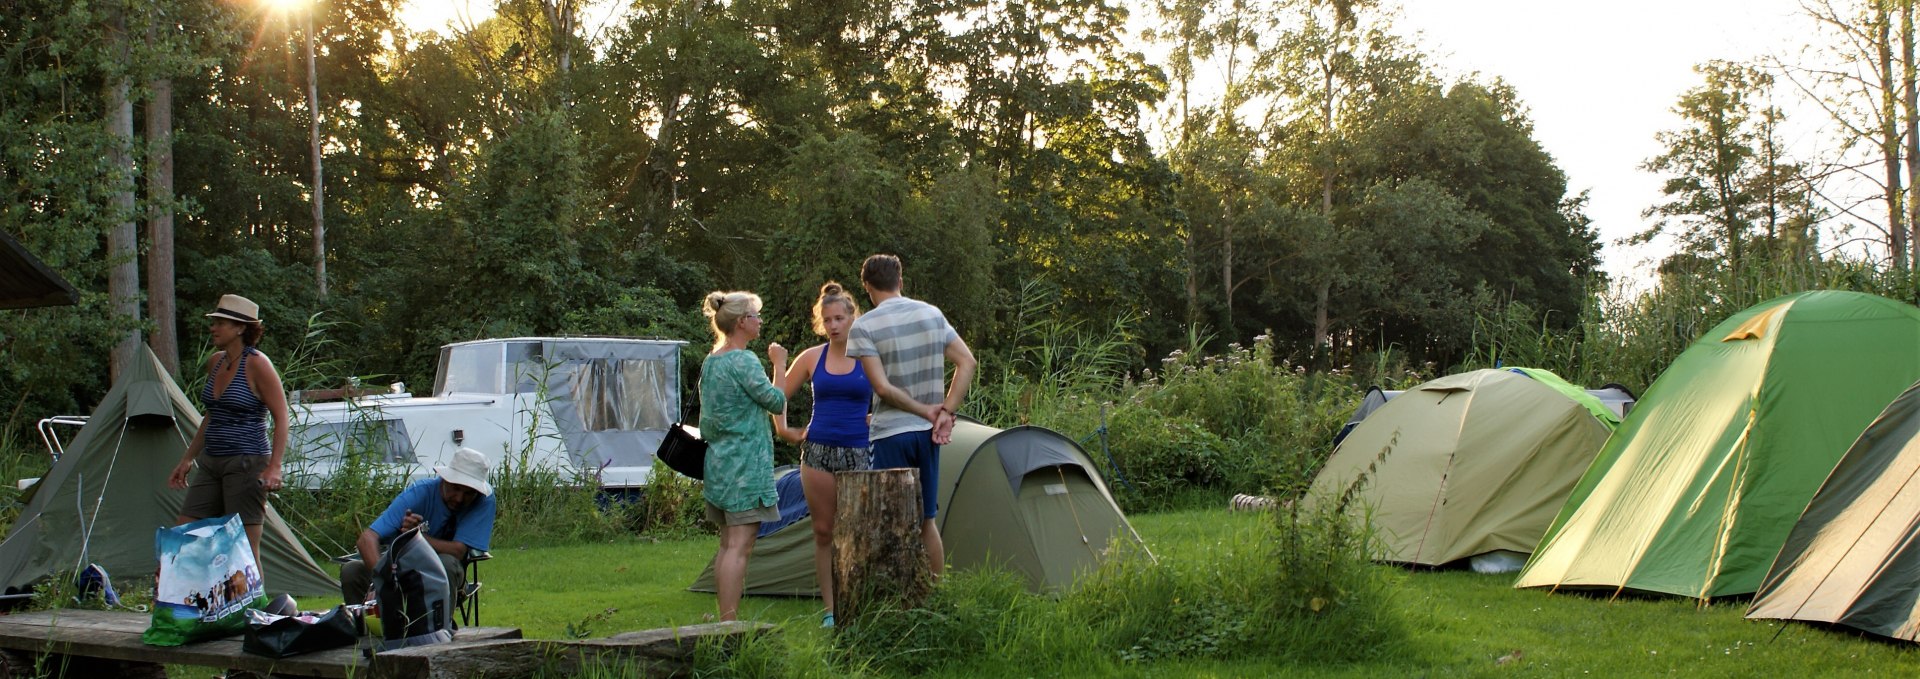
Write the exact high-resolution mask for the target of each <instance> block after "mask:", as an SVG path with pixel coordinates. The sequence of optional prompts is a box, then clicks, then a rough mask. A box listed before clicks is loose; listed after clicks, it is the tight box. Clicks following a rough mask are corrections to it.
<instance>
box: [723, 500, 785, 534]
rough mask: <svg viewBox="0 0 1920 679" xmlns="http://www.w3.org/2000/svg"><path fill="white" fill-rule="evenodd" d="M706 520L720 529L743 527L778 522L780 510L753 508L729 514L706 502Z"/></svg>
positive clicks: (775, 508) (768, 507) (769, 507)
mask: <svg viewBox="0 0 1920 679" xmlns="http://www.w3.org/2000/svg"><path fill="white" fill-rule="evenodd" d="M707 520H708V521H711V522H713V525H715V526H719V527H721V528H725V527H727V526H745V525H747V524H753V523H772V522H774V521H779V520H780V508H779V507H772V506H767V507H754V508H753V509H749V510H747V511H744V512H729V511H727V510H724V509H721V508H720V507H719V506H717V505H715V504H713V503H712V502H708V503H707Z"/></svg>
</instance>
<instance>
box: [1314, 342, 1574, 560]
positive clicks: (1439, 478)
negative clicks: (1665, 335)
mask: <svg viewBox="0 0 1920 679" xmlns="http://www.w3.org/2000/svg"><path fill="white" fill-rule="evenodd" d="M1548 376H1549V377H1550V374H1548ZM1555 379H1557V378H1555ZM1568 391H1572V392H1575V393H1581V392H1579V390H1578V389H1571V390H1561V389H1556V388H1555V387H1553V386H1549V385H1548V384H1547V383H1544V382H1542V381H1540V380H1538V379H1535V378H1533V377H1528V376H1526V375H1522V374H1519V373H1516V372H1512V371H1509V370H1477V371H1474V372H1469V373H1462V374H1459V375H1450V376H1447V377H1443V378H1440V379H1437V380H1434V381H1432V382H1428V383H1426V384H1422V385H1420V386H1418V387H1414V388H1413V389H1409V390H1407V392H1406V393H1404V394H1402V395H1400V396H1399V397H1398V398H1395V399H1393V400H1391V401H1388V402H1387V403H1386V405H1384V406H1381V407H1380V409H1379V410H1378V411H1377V412H1375V413H1373V414H1372V416H1370V417H1368V418H1367V419H1366V420H1365V421H1363V422H1361V423H1360V425H1359V426H1358V427H1355V428H1354V430H1353V433H1352V434H1350V435H1348V436H1347V438H1346V440H1344V441H1342V442H1341V444H1340V447H1339V448H1337V449H1335V450H1334V452H1333V456H1332V457H1331V458H1329V459H1328V460H1327V465H1326V467H1325V468H1323V469H1322V470H1321V471H1320V475H1319V476H1318V477H1317V478H1315V479H1314V485H1313V490H1312V492H1311V493H1309V500H1308V501H1310V502H1329V501H1337V500H1338V498H1339V497H1340V496H1342V495H1345V494H1348V493H1351V495H1350V497H1349V505H1348V506H1349V507H1352V508H1353V510H1354V511H1366V512H1369V513H1370V514H1369V516H1370V520H1371V522H1372V526H1373V528H1374V530H1375V531H1376V532H1377V533H1378V537H1379V540H1378V542H1377V543H1376V544H1377V547H1376V553H1375V558H1377V559H1379V560H1382V561H1391V562H1397V563H1411V564H1422V565H1429V566H1437V565H1441V564H1446V563H1449V562H1453V561H1456V560H1459V559H1464V558H1467V557H1471V556H1475V555H1480V554H1487V553H1491V552H1500V551H1505V552H1515V553H1527V552H1531V551H1533V546H1534V544H1535V543H1537V542H1538V541H1539V540H1540V536H1541V535H1542V534H1544V533H1546V530H1547V526H1548V524H1550V523H1552V522H1553V517H1554V513H1555V512H1557V511H1559V509H1560V505H1561V504H1562V503H1564V502H1565V501H1566V499H1567V493H1568V492H1570V491H1571V490H1572V488H1573V484H1574V482H1576V481H1578V480H1580V475H1581V474H1582V473H1583V472H1585V471H1586V469H1587V464H1588V463H1590V462H1592V461H1593V456H1594V455H1595V454H1596V453H1598V452H1599V451H1600V446H1601V445H1602V444H1604V443H1605V442H1606V440H1607V435H1608V433H1609V430H1608V428H1607V426H1606V425H1605V424H1602V423H1601V421H1600V420H1599V419H1597V418H1596V417H1595V416H1594V414H1593V411H1592V410H1590V409H1589V408H1588V404H1584V403H1581V402H1577V401H1575V400H1574V398H1573V397H1570V396H1569V395H1568V393H1567V392H1568ZM1515 565H1518V564H1515Z"/></svg>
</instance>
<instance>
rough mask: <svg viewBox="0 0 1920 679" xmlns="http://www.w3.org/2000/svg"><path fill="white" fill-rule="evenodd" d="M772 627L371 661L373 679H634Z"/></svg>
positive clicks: (686, 670)
mask: <svg viewBox="0 0 1920 679" xmlns="http://www.w3.org/2000/svg"><path fill="white" fill-rule="evenodd" d="M773 629H774V627H773V625H769V624H766V623H757V622H717V623H708V624H705V625H688V626H686V627H667V628H662V629H652V630H645V631H640V632H627V633H624V634H616V635H613V636H611V637H606V638H604V639H578V640H560V639H514V640H501V641H478V642H471V643H452V644H437V645H432V646H415V647H412V648H402V649H395V650H392V651H386V652H383V653H380V654H377V655H375V656H373V676H375V677H380V678H382V679H505V678H507V677H514V678H519V677H534V676H561V677H570V676H578V675H582V674H589V673H592V672H594V671H596V670H598V671H601V672H602V673H612V674H620V673H621V672H624V671H625V670H627V669H628V668H631V669H633V670H634V671H635V673H636V674H637V675H638V676H642V677H685V676H692V674H693V669H694V668H693V661H694V652H695V650H696V649H697V648H699V647H701V646H703V645H704V646H717V647H718V650H719V652H720V653H722V654H726V653H732V652H733V650H734V649H737V648H739V646H740V644H741V643H742V642H744V641H745V640H746V639H747V638H748V637H750V636H754V635H758V634H765V633H769V632H770V631H771V630H773Z"/></svg>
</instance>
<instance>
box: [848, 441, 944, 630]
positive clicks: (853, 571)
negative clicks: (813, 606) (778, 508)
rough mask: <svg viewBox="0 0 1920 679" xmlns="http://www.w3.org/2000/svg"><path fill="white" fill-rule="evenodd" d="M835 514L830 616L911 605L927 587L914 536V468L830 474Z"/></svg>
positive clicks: (917, 511) (927, 572)
mask: <svg viewBox="0 0 1920 679" xmlns="http://www.w3.org/2000/svg"><path fill="white" fill-rule="evenodd" d="M834 476H835V478H836V479H837V481H838V484H837V485H838V486H839V492H838V497H837V498H836V500H837V503H838V505H839V518H838V520H836V521H835V522H834V525H833V591H834V597H833V598H834V601H833V608H834V613H833V614H834V618H835V619H836V620H837V621H839V622H840V623H841V624H856V623H857V622H858V620H859V618H860V616H861V615H863V614H866V613H868V612H870V611H879V610H885V609H889V608H893V609H904V608H916V607H919V606H920V605H922V604H924V603H925V602H926V599H927V595H928V594H929V593H930V592H932V590H933V573H932V571H931V569H930V568H929V567H928V564H927V549H926V545H925V544H924V543H922V542H921V541H920V524H921V523H922V521H921V516H920V515H921V507H920V472H919V470H915V469H883V470H876V471H861V472H841V473H839V474H835V475H834Z"/></svg>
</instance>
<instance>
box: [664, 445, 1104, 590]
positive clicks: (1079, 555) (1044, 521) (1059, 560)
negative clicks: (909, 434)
mask: <svg viewBox="0 0 1920 679" xmlns="http://www.w3.org/2000/svg"><path fill="white" fill-rule="evenodd" d="M936 524H937V525H938V526H939V527H940V537H941V539H942V541H943V542H944V543H945V545H946V549H947V564H948V565H949V566H951V567H953V568H956V569H965V568H970V567H978V566H983V565H988V564H992V565H994V566H997V567H1000V568H1004V569H1006V570H1008V571H1010V572H1012V573H1015V574H1017V575H1020V576H1022V577H1023V578H1025V579H1026V581H1027V585H1028V587H1029V588H1031V589H1033V590H1035V591H1049V590H1060V589H1064V588H1066V587H1068V586H1070V585H1072V584H1073V581H1074V578H1075V577H1077V576H1078V575H1079V574H1080V573H1082V572H1085V571H1086V570H1088V569H1090V568H1092V567H1094V566H1096V565H1098V564H1099V562H1100V560H1101V559H1102V558H1103V557H1104V555H1105V554H1106V553H1107V551H1108V550H1107V547H1108V544H1109V543H1110V542H1111V541H1114V540H1127V541H1132V542H1136V543H1137V542H1139V540H1140V536H1139V535H1138V534H1136V533H1134V531H1133V526H1132V525H1129V524H1128V523H1127V517H1126V516H1125V515H1124V514H1122V513H1121V512H1120V507H1119V506H1118V505H1116V504H1114V502H1113V495H1112V493H1110V492H1108V491H1107V486H1106V484H1105V483H1104V482H1102V481H1101V480H1100V472H1099V470H1098V468H1097V467H1096V466H1095V465H1094V463H1093V460H1092V459H1091V458H1089V457H1087V454H1086V452H1085V451H1083V450H1081V449H1080V446H1079V445H1077V444H1075V443H1074V442H1073V440H1071V439H1068V438H1067V437H1065V436H1061V435H1060V434H1058V433H1055V432H1053V431H1052V430H1049V429H1044V428H1041V427H1030V426H1022V427H1014V428H1012V429H1006V430H1001V429H996V428H993V427H989V426H986V425H983V424H979V423H977V422H971V421H965V420H963V421H961V422H960V423H959V424H957V425H955V426H954V428H953V441H952V442H950V443H948V444H947V445H945V446H942V447H941V448H940V515H939V518H938V519H937V520H936ZM713 584H714V583H713V567H712V565H711V564H709V565H708V567H707V569H706V571H704V572H702V573H701V574H700V577H699V578H698V579H696V580H695V581H694V583H693V585H692V586H690V587H689V588H688V589H691V590H693V591H697V592H711V591H713ZM746 593H748V594H778V595H793V596H818V595H819V594H820V588H819V586H818V584H817V583H815V582H814V571H813V520H812V518H810V517H809V518H803V519H800V520H799V521H796V522H794V523H792V524H789V525H787V526H786V527H784V528H781V529H780V530H778V531H776V532H774V533H773V534H771V535H767V536H764V537H761V538H760V539H759V540H758V541H756V542H755V543H754V546H753V557H752V558H750V559H748V561H747V582H746Z"/></svg>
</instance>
